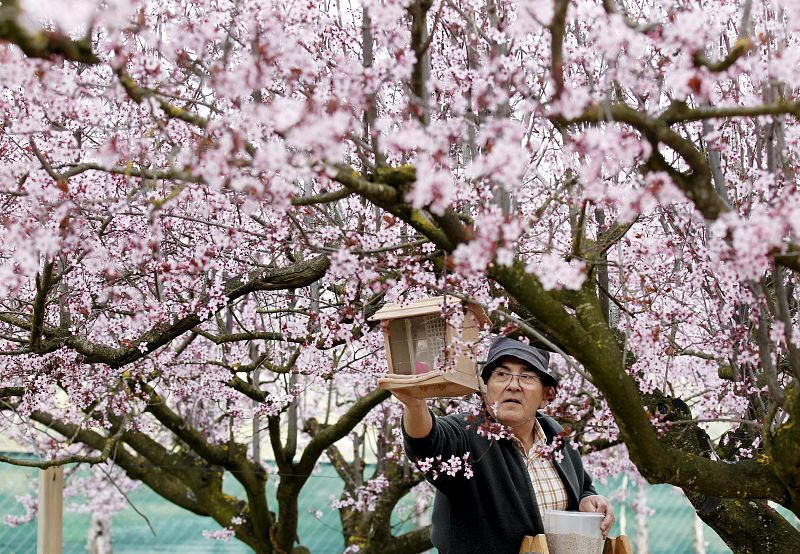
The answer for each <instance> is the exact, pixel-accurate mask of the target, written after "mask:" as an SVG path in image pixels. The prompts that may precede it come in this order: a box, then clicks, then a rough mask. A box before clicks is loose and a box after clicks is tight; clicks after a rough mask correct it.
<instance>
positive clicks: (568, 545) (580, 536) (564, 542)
mask: <svg viewBox="0 0 800 554" xmlns="http://www.w3.org/2000/svg"><path fill="white" fill-rule="evenodd" d="M604 517H605V514H602V513H597V512H563V511H560V510H545V512H544V533H545V536H546V537H547V548H548V549H549V550H550V554H603V543H604V540H603V533H602V532H601V531H600V523H601V522H602V521H603V518H604Z"/></svg>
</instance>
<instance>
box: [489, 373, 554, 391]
mask: <svg viewBox="0 0 800 554" xmlns="http://www.w3.org/2000/svg"><path fill="white" fill-rule="evenodd" d="M492 375H493V376H494V380H495V381H496V382H497V383H498V384H500V385H502V384H505V383H510V382H511V379H513V378H514V377H516V378H517V382H518V383H519V386H521V387H525V388H528V389H530V388H533V387H535V386H536V383H541V382H542V379H541V377H539V376H538V375H536V374H535V373H532V372H526V373H511V372H510V371H506V370H504V369H495V370H494V371H492Z"/></svg>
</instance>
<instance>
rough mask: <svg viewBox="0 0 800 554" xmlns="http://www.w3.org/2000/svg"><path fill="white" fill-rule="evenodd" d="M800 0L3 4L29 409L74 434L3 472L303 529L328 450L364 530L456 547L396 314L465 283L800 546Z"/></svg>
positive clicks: (13, 278) (14, 366)
mask: <svg viewBox="0 0 800 554" xmlns="http://www.w3.org/2000/svg"><path fill="white" fill-rule="evenodd" d="M798 6H799V5H798V4H797V3H796V2H794V1H792V0H756V1H753V0H739V1H736V2H731V1H725V0H706V1H704V2H700V1H699V0H573V1H570V0H519V1H516V2H513V1H505V0H481V1H469V0H435V1H433V0H365V1H363V2H361V3H343V2H341V1H324V2H307V3H295V2H288V1H282V0H192V1H189V0H161V1H158V2H154V1H150V0H102V1H101V0H75V1H74V2H71V3H70V5H69V9H65V7H64V5H63V4H62V3H60V2H46V1H36V2H34V1H25V0H3V2H2V4H0V39H1V40H2V41H4V42H3V44H2V45H1V46H0V75H2V78H0V87H2V88H1V89H0V90H1V91H2V92H0V109H2V112H3V122H2V126H1V127H0V153H1V154H0V155H1V156H2V164H0V174H2V181H0V202H1V203H2V212H0V213H1V214H2V218H3V226H2V229H0V377H1V378H2V380H1V381H0V408H1V409H2V410H1V411H0V413H2V415H3V417H2V421H3V428H2V429H3V431H2V432H3V434H5V435H7V436H10V437H13V438H14V439H15V440H16V441H18V442H20V443H22V444H26V445H28V446H29V448H31V449H32V450H33V451H35V452H36V453H38V454H40V456H41V458H42V459H41V461H37V462H24V461H22V460H16V459H12V458H5V459H4V460H3V461H7V462H10V463H29V464H30V463H33V464H36V465H40V466H47V465H52V464H64V463H69V462H76V461H79V462H85V463H89V464H106V465H113V466H114V468H115V469H114V471H117V472H118V473H124V474H126V475H127V477H129V478H131V479H134V480H138V481H141V482H143V483H144V484H146V485H147V486H149V487H151V488H153V490H155V491H156V492H158V493H159V494H161V495H162V496H163V497H164V498H166V499H168V500H169V501H171V502H174V503H175V504H177V505H179V506H182V507H184V508H186V509H189V510H191V511H193V512H195V513H197V514H200V515H206V516H210V517H212V518H214V519H215V520H216V521H217V522H219V523H220V524H221V525H222V526H223V527H224V528H225V533H228V534H230V535H233V536H235V537H236V538H238V539H240V540H242V541H244V542H245V543H247V544H248V545H250V546H251V547H252V548H253V549H254V550H255V551H257V552H270V553H271V552H275V553H281V552H290V551H292V550H293V549H294V550H296V551H298V552H299V551H302V546H300V545H297V544H296V529H297V521H298V517H300V515H299V514H298V510H297V494H298V493H299V491H300V489H301V488H302V487H303V485H304V484H305V483H306V481H307V479H308V477H309V475H311V473H312V472H313V470H314V467H315V465H316V464H317V463H318V462H319V461H320V460H321V459H322V458H323V457H327V458H328V459H330V461H332V462H333V463H334V465H335V466H336V467H337V469H338V470H339V471H340V474H341V475H342V477H343V479H344V481H345V486H346V492H345V495H344V496H343V498H342V499H340V501H339V503H338V504H337V505H338V507H339V509H340V513H341V517H342V521H343V527H344V529H345V532H346V534H347V537H346V540H347V544H348V547H349V548H351V549H352V551H356V549H360V550H361V551H362V552H363V551H381V552H389V551H391V552H394V551H396V552H416V551H421V550H424V549H425V548H427V547H428V545H429V542H428V539H427V536H426V530H425V529H419V530H417V531H414V532H411V533H406V534H404V535H400V536H393V535H392V527H391V524H390V516H391V513H392V510H393V508H394V506H395V505H396V503H397V501H398V500H399V498H401V497H402V496H403V495H405V494H406V493H407V492H408V491H409V490H410V489H411V488H412V487H414V486H415V485H416V484H417V483H419V481H420V479H421V477H420V474H419V472H416V471H415V472H412V471H411V470H410V468H408V467H406V466H405V465H404V464H403V462H402V453H401V451H400V449H399V446H398V443H397V439H398V431H397V418H398V409H397V406H396V405H395V404H393V403H391V402H385V401H386V400H387V398H388V394H387V393H386V392H385V391H380V390H377V389H376V385H375V383H376V377H377V376H378V375H380V374H381V373H382V372H383V371H385V367H386V365H385V359H384V358H383V353H382V348H383V342H382V341H383V339H382V337H381V335H380V330H379V329H377V328H375V325H374V324H373V323H371V322H370V321H369V317H370V316H371V315H372V314H373V313H374V312H375V311H376V310H377V309H378V308H379V307H380V306H381V305H383V304H384V303H385V302H404V301H407V300H410V299H413V298H417V297H420V296H424V295H432V294H442V293H446V294H449V295H453V296H457V297H460V298H464V299H469V300H472V301H474V302H477V303H478V304H480V305H481V306H483V307H484V308H485V309H486V311H487V313H488V314H489V316H490V317H491V319H492V328H487V329H485V330H484V331H485V334H486V335H487V336H488V335H489V334H490V333H516V334H519V335H521V336H523V337H526V338H527V339H529V340H531V341H534V342H536V343H537V344H539V345H541V346H543V347H546V348H548V349H550V350H552V351H554V352H556V353H558V354H560V356H558V358H559V360H558V361H557V365H558V370H559V371H560V374H561V375H562V381H561V387H560V389H559V398H558V401H557V402H556V404H557V405H558V409H557V411H556V413H555V415H556V416H558V417H559V418H560V419H561V420H562V421H563V422H564V423H565V425H566V427H567V428H568V430H569V433H570V434H571V435H572V436H573V437H574V438H575V439H576V441H577V442H578V443H579V444H581V445H582V448H583V449H584V451H585V452H586V454H587V456H588V459H589V460H590V461H591V463H592V467H593V468H594V470H595V472H596V473H599V474H607V473H612V472H615V471H619V470H626V471H636V472H638V473H639V474H640V475H641V476H643V477H644V478H645V479H647V480H648V481H650V482H653V483H671V484H673V485H675V486H678V487H680V488H682V489H683V490H684V492H685V493H686V494H687V496H688V497H689V499H690V500H691V502H692V503H693V505H694V506H695V508H696V509H697V511H698V514H699V515H700V516H701V517H702V518H703V519H704V521H706V522H707V523H708V524H709V525H710V526H711V527H712V528H714V529H715V530H716V531H717V532H718V533H719V534H720V536H721V537H722V538H723V539H724V540H725V541H726V542H727V543H728V545H729V546H730V547H731V548H732V549H733V550H734V551H736V552H762V551H768V552H784V551H785V552H788V551H791V549H792V548H793V547H794V546H796V544H797V543H798V540H800V537H799V536H798V531H797V530H796V529H794V528H793V527H792V525H791V524H790V523H788V522H787V521H786V520H785V519H784V518H782V517H781V516H780V515H778V514H777V513H776V512H775V511H774V510H773V509H772V508H771V507H770V506H769V502H772V503H775V504H779V505H782V506H784V507H786V508H788V509H790V510H791V511H792V512H794V513H795V514H798V515H800V448H798V446H797V445H798V444H800V426H798V425H797V424H796V419H797V417H800V350H798V349H799V348H800V327H799V326H798V300H799V299H800V293H799V292H798V290H797V282H798V276H799V275H800V249H799V247H798V244H799V243H800V192H798V187H797V166H798V163H800V159H799V158H798V157H799V156H800V142H799V141H800V130H799V128H798V125H797V117H798V115H800V99H798V96H797V92H796V90H797V87H798V85H800V82H796V81H798V79H800V77H798V73H797V71H796V67H797V65H798V61H800V60H799V57H800V49H798V45H797V41H798V38H799V37H800V7H798ZM445 315H446V316H447V317H448V318H449V320H450V322H451V323H452V324H453V325H455V326H457V325H458V324H459V317H458V314H457V313H454V312H453V313H447V314H445ZM487 346H488V342H487ZM456 404H458V402H457V401H453V402H443V403H442V405H441V408H442V409H448V408H449V407H453V406H454V405H456ZM720 428H722V429H724V433H723V434H722V436H721V437H720V438H719V440H717V437H716V436H714V440H712V439H711V438H710V436H709V432H711V433H712V434H714V433H716V434H718V431H716V430H718V429H720ZM367 429H371V430H373V431H370V432H369V433H368V432H367ZM347 436H351V438H352V441H353V442H354V443H355V445H354V446H355V448H354V449H353V450H354V456H349V455H345V454H344V453H342V452H341V450H340V448H339V447H337V446H336V443H337V441H339V440H340V439H342V438H344V437H347ZM262 438H265V439H266V444H268V445H269V448H270V450H271V453H270V455H269V456H266V454H265V453H263V452H262V451H261V448H262ZM372 441H374V442H375V446H374V447H375V449H376V451H377V453H378V457H379V463H378V466H377V468H376V469H375V473H374V474H372V475H371V476H366V475H365V473H364V471H365V470H364V448H365V447H366V443H368V442H372ZM265 457H270V458H274V467H273V466H269V465H265V464H264V463H263V459H264V458H265ZM223 475H228V476H229V477H232V478H235V479H236V480H238V481H239V482H240V483H241V484H242V486H243V488H244V490H245V497H244V498H241V499H239V498H234V497H232V496H230V495H228V494H225V493H224V492H223V489H222V480H223ZM268 479H276V480H277V481H278V495H277V506H271V505H269V504H268V502H267V498H266V494H265V483H266V481H267V480H268ZM97 508H98V510H101V509H102V507H101V506H98V507H97Z"/></svg>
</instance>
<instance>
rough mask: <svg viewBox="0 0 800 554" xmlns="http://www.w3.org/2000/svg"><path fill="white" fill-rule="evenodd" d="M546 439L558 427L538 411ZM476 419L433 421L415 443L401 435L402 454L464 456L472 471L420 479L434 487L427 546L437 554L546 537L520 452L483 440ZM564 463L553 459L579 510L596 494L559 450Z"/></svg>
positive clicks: (515, 545)
mask: <svg viewBox="0 0 800 554" xmlns="http://www.w3.org/2000/svg"><path fill="white" fill-rule="evenodd" d="M536 419H537V420H538V421H539V424H540V425H541V426H542V429H543V430H544V433H545V435H547V442H548V443H550V442H551V441H552V439H553V437H554V436H555V435H557V434H558V433H560V432H561V431H562V430H563V429H562V427H561V426H560V425H559V424H558V423H556V422H555V420H553V419H552V418H550V417H548V416H545V415H542V414H540V413H538V412H537V414H536ZM475 428H476V424H475V422H470V421H469V420H468V419H467V416H466V415H464V414H458V415H450V416H446V417H438V418H437V417H434V418H433V429H432V430H431V432H430V434H428V436H427V437H424V438H421V439H413V438H411V437H409V436H408V435H406V434H405V431H404V433H403V435H404V438H405V449H406V454H407V455H408V457H409V458H410V459H411V460H412V461H415V460H417V459H420V460H425V459H426V458H433V457H436V456H441V461H447V460H448V459H450V456H453V455H455V456H458V457H462V456H463V455H464V454H465V453H467V452H469V459H470V460H471V465H472V468H473V471H474V475H473V476H472V478H470V479H467V478H466V477H465V475H464V472H463V471H460V472H458V474H457V475H455V476H452V477H451V476H448V475H446V474H439V475H438V477H437V478H436V479H433V478H432V475H431V473H430V472H429V473H428V474H426V476H425V477H426V479H427V480H428V481H429V482H430V483H432V484H433V486H434V487H436V498H435V500H434V504H433V530H432V531H431V541H433V545H434V546H435V547H436V548H437V549H438V550H439V552H441V553H443V554H461V553H464V554H466V553H470V552H491V553H498V554H502V553H506V552H507V553H509V554H512V553H513V554H516V553H518V552H519V547H520V545H521V544H522V539H523V538H524V537H525V535H538V534H539V533H543V532H544V526H543V524H542V518H541V515H540V513H539V508H538V506H537V504H536V494H535V493H534V490H533V485H532V484H531V479H530V476H529V474H528V469H527V467H526V466H525V460H524V458H523V455H522V452H520V449H519V447H518V446H517V445H516V444H515V443H514V442H513V441H512V440H510V439H499V440H488V439H486V438H485V437H483V436H481V435H478V433H477V432H476V430H475ZM560 452H561V453H562V454H563V458H562V460H561V461H560V462H558V461H556V458H555V457H554V460H553V462H554V463H555V466H556V469H557V471H558V474H559V475H560V476H561V480H562V481H563V482H564V484H565V485H566V489H567V496H568V497H569V505H568V507H567V509H568V510H577V509H578V504H579V503H580V501H581V499H582V498H584V497H585V496H589V495H593V494H597V492H596V491H595V489H594V487H593V486H592V478H591V477H590V476H589V474H588V473H587V472H586V471H585V470H584V469H583V463H582V462H581V458H580V455H579V454H578V452H577V451H576V450H574V449H572V448H570V447H569V446H562V447H561V448H560Z"/></svg>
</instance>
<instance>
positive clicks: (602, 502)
mask: <svg viewBox="0 0 800 554" xmlns="http://www.w3.org/2000/svg"><path fill="white" fill-rule="evenodd" d="M578 510H580V511H581V512H601V513H604V514H605V515H606V517H604V518H603V521H602V522H600V532H601V533H603V538H604V539H605V538H606V537H608V532H609V531H610V530H611V526H612V525H614V522H615V521H616V520H617V518H616V517H615V516H614V508H613V507H612V506H611V502H609V501H608V498H606V497H605V496H600V495H599V494H595V495H592V496H586V497H584V498H583V500H581V503H580V505H579V506H578Z"/></svg>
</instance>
